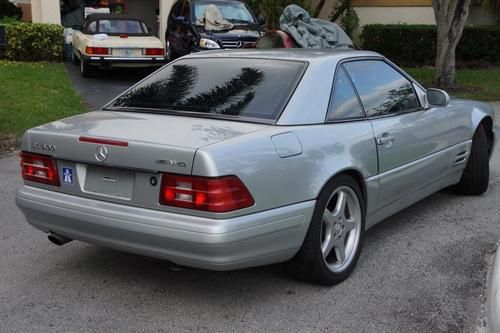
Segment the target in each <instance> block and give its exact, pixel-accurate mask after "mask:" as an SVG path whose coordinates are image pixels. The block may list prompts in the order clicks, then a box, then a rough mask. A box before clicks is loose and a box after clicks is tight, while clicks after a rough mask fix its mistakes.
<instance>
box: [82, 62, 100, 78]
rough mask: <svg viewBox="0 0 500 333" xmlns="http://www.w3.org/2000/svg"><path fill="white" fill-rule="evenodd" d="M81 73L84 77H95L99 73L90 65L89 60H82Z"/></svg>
mask: <svg viewBox="0 0 500 333" xmlns="http://www.w3.org/2000/svg"><path fill="white" fill-rule="evenodd" d="M80 72H81V74H82V76H83V77H94V76H95V75H96V73H97V68H95V67H94V66H92V65H90V63H89V62H88V61H87V60H82V61H81V63H80Z"/></svg>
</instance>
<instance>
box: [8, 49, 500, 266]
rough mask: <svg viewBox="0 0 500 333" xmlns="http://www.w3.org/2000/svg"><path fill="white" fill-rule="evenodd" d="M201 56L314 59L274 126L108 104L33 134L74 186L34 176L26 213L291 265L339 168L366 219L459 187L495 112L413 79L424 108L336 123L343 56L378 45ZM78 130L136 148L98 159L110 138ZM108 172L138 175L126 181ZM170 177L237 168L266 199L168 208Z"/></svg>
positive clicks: (147, 247) (159, 246) (158, 245)
mask: <svg viewBox="0 0 500 333" xmlns="http://www.w3.org/2000/svg"><path fill="white" fill-rule="evenodd" d="M198 57H221V58H224V57H245V58H246V59H247V61H258V59H264V58H265V59H269V58H274V59H281V60H290V61H297V60H298V61H306V62H308V69H307V70H306V72H305V74H304V77H303V79H302V81H301V82H300V83H299V85H298V87H297V90H296V91H295V93H294V95H293V96H292V98H291V100H290V102H289V103H288V105H287V107H286V108H285V110H284V111H283V113H282V115H281V117H280V118H279V120H278V121H277V123H276V124H274V125H271V124H253V123H243V122H236V121H227V120H216V119H206V118H194V117H181V116H172V115H158V114H147V113H134V112H111V111H97V112H91V113H88V114H83V115H80V116H76V117H72V118H67V119H63V120H60V121H56V122H53V123H50V124H47V125H44V126H40V127H37V128H34V129H31V130H30V131H28V132H27V133H26V134H25V135H24V137H23V141H22V150H23V151H31V152H34V153H40V154H48V152H47V151H46V150H43V149H38V148H37V147H43V145H51V146H54V147H57V149H56V150H55V151H52V152H50V155H51V156H53V157H54V158H56V159H57V166H58V169H59V173H60V174H62V168H63V167H66V168H72V169H73V170H74V172H75V184H73V185H68V184H64V183H63V184H61V187H58V188H55V187H52V186H49V185H41V184H35V183H31V182H26V183H25V184H26V185H25V186H24V187H23V188H22V189H21V190H20V191H19V194H18V200H17V201H18V204H19V205H20V207H21V208H22V210H23V212H25V214H26V216H27V219H28V221H29V222H30V223H32V224H33V225H35V226H36V227H37V228H39V229H42V230H44V231H47V230H51V231H53V232H57V233H60V234H62V235H65V236H67V237H70V238H75V239H80V240H83V241H88V242H93V243H98V244H102V245H106V246H110V247H115V248H119V249H123V250H127V251H132V252H137V253H141V254H145V255H151V256H157V257H161V258H166V259H169V260H172V261H175V262H177V263H180V264H186V265H190V266H196V267H203V268H213V269H229V268H240V267H247V266H252V265H259V264H264V263H272V262H278V261H284V260H287V259H289V258H291V257H292V256H293V255H294V254H295V253H296V251H297V250H298V248H299V247H300V244H301V243H302V241H303V239H304V237H305V233H306V231H307V228H308V225H309V222H310V218H311V216H312V210H313V208H314V202H315V200H316V198H317V196H318V194H319V193H320V191H321V189H322V188H323V186H324V185H325V184H326V183H327V182H328V180H330V179H331V178H332V177H334V176H335V175H337V174H339V173H342V172H349V173H350V174H352V175H355V176H356V177H357V178H358V179H359V180H360V185H361V186H362V187H363V192H364V194H365V198H364V199H365V200H364V201H365V202H366V214H367V216H366V228H369V227H371V226H373V225H374V224H376V223H378V222H380V221H381V220H383V219H384V218H387V217H388V216H390V215H392V214H394V213H396V212H398V211H399V210H401V209H403V208H406V207H408V206H410V205H411V204H413V203H415V202H416V201H418V200H421V199H422V198H424V197H426V196H428V195H430V194H432V193H434V192H436V191H439V190H440V189H442V188H445V187H447V186H450V185H453V184H455V183H457V182H458V181H459V180H460V177H461V175H462V172H463V170H464V168H465V165H466V163H467V159H468V157H469V153H470V149H471V140H472V137H473V135H474V132H475V130H476V129H477V126H478V125H479V124H480V123H481V121H483V120H484V119H485V118H486V117H489V118H491V119H493V120H494V113H493V108H492V107H491V106H489V105H487V104H485V103H481V102H474V101H465V100H458V99H453V98H452V99H451V100H450V102H449V104H448V105H447V106H446V107H441V108H440V107H430V106H429V105H427V103H426V102H425V91H424V90H423V88H421V86H420V85H418V84H417V83H416V82H414V85H415V89H416V91H417V94H418V96H419V99H420V101H421V103H422V106H423V110H421V111H416V112H412V113H404V114H400V115H393V116H388V117H384V118H378V119H371V120H369V119H361V120H358V121H350V122H339V123H325V119H326V114H327V107H328V104H329V99H330V92H331V87H332V83H333V76H334V75H333V73H334V72H335V69H336V67H337V65H338V63H339V62H340V61H343V60H346V59H353V58H356V57H359V58H366V57H369V58H371V59H372V58H374V57H375V58H379V59H383V58H382V57H381V56H380V55H378V54H376V53H372V52H358V51H348V52H334V51H318V50H293V51H284V50H273V51H258V50H257V51H249V50H240V51H227V50H226V51H214V52H204V53H203V54H193V55H189V56H187V58H190V59H193V61H195V59H196V58H198ZM319 82H320V83H321V84H319ZM79 136H90V137H97V138H110V139H117V140H124V141H127V142H128V143H129V145H128V147H117V146H111V145H105V147H106V149H107V151H108V154H107V158H106V160H104V161H103V162H98V161H96V158H95V156H94V155H95V154H96V149H98V146H99V145H96V144H89V143H82V142H79V141H78V138H79ZM33 142H37V143H39V145H36V146H35V147H33V146H32V143H33ZM95 165H99V166H100V167H107V168H104V169H102V170H104V171H102V172H100V173H99V172H98V173H94V178H93V181H94V183H93V185H92V186H93V189H94V191H93V192H92V191H87V190H86V183H87V181H90V180H89V179H90V178H88V177H91V175H90V173H89V170H93V168H94V166H95ZM109 168H119V169H123V170H127V171H128V172H131V174H133V177H132V176H130V177H129V178H128V181H125V183H122V181H120V177H119V172H117V171H116V170H115V171H113V169H109ZM161 172H171V173H179V174H192V175H197V176H205V177H218V176H224V175H236V176H237V177H239V178H240V179H241V180H242V181H243V183H244V184H245V185H246V186H247V188H248V190H249V191H250V193H251V194H252V196H253V198H254V200H255V205H253V206H252V207H249V208H245V209H241V210H238V211H234V212H230V213H224V214H216V213H208V212H201V211H194V210H189V209H183V208H173V207H167V206H162V205H160V204H159V203H158V198H159V195H160V186H153V185H152V184H151V179H152V177H153V178H155V179H157V180H158V182H161ZM132 178H133V179H132ZM110 179H114V180H115V182H111V181H109V180H110ZM90 182H92V181H90ZM108 186H115V188H114V189H113V188H110V187H108ZM284 212H285V213H284ZM283 214H284V215H283ZM263 221H264V222H263ZM240 226H241V229H239V228H240ZM243 226H244V227H243ZM235 228H236V229H235ZM255 232H257V233H258V234H255ZM226 236H228V237H229V238H225V237H226ZM230 241H231V242H233V241H234V243H231V244H229V243H230ZM170 242H171V243H170ZM207 242H208V243H210V244H209V245H207V244H206V243H207ZM193 243H194V244H195V246H194V253H193V252H191V251H193V250H192V249H191V245H192V244H193ZM200 244H201V245H200ZM217 244H219V246H217Z"/></svg>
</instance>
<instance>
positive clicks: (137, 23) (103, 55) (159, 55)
mask: <svg viewBox="0 0 500 333" xmlns="http://www.w3.org/2000/svg"><path fill="white" fill-rule="evenodd" d="M73 28H74V31H73V37H72V38H73V43H72V45H73V63H74V64H75V65H80V70H81V73H82V75H83V76H84V77H89V76H93V75H95V73H96V70H97V69H98V68H103V69H109V68H111V67H159V66H162V65H163V64H164V63H165V49H164V47H163V43H162V42H161V41H160V39H158V38H157V37H155V36H153V35H152V34H151V33H150V31H149V29H148V27H147V26H146V24H145V23H144V22H143V21H142V20H141V19H138V18H134V17H130V16H125V15H118V14H91V15H89V16H87V18H86V20H85V22H84V24H83V26H81V27H73Z"/></svg>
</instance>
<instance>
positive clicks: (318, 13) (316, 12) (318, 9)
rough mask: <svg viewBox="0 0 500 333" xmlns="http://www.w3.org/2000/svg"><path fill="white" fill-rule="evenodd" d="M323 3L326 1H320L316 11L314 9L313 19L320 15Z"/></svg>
mask: <svg viewBox="0 0 500 333" xmlns="http://www.w3.org/2000/svg"><path fill="white" fill-rule="evenodd" d="M325 3H326V0H320V2H319V3H318V5H317V6H316V9H314V13H313V17H318V16H319V15H320V14H321V10H323V7H324V6H325Z"/></svg>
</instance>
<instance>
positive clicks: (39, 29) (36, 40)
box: [5, 23, 64, 61]
mask: <svg viewBox="0 0 500 333" xmlns="http://www.w3.org/2000/svg"><path fill="white" fill-rule="evenodd" d="M5 27H6V33H7V53H6V56H7V58H8V59H11V60H21V61H60V60H62V58H63V47H64V36H63V27H62V26H60V25H57V24H44V23H16V24H8V25H6V26H5Z"/></svg>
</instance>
